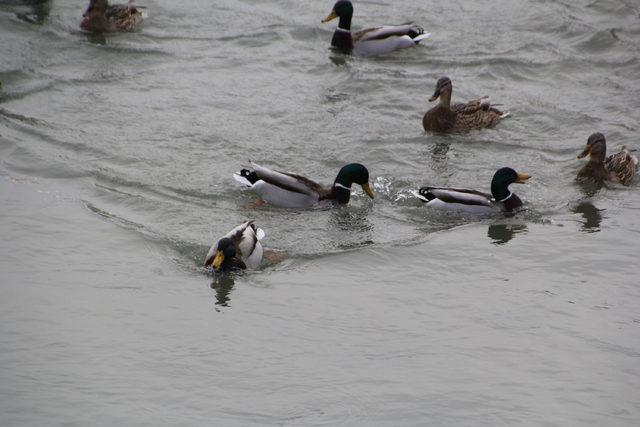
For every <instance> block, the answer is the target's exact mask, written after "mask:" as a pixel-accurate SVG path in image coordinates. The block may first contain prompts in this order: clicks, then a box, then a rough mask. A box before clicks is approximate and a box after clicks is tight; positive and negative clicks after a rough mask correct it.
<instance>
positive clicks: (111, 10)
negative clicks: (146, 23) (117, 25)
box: [105, 4, 139, 20]
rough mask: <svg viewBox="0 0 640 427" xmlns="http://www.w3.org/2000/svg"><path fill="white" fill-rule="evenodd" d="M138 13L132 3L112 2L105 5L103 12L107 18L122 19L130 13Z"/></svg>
mask: <svg viewBox="0 0 640 427" xmlns="http://www.w3.org/2000/svg"><path fill="white" fill-rule="evenodd" d="M136 13H139V11H138V9H136V7H135V6H134V5H132V4H113V5H110V6H109V7H107V10H106V12H105V14H106V16H107V19H116V20H118V19H124V18H128V17H129V16H130V15H132V14H136Z"/></svg>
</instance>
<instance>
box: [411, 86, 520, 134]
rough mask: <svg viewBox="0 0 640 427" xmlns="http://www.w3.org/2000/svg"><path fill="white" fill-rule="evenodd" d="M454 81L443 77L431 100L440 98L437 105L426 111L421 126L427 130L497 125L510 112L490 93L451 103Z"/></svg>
mask: <svg viewBox="0 0 640 427" xmlns="http://www.w3.org/2000/svg"><path fill="white" fill-rule="evenodd" d="M452 92H453V84H452V83H451V79H450V78H449V77H441V78H440V79H438V82H437V83H436V90H435V92H434V93H433V96H432V97H431V98H429V102H433V101H435V100H436V99H438V98H440V102H439V103H438V105H436V106H435V107H433V108H432V109H430V110H429V111H427V112H426V113H425V115H424V117H423V118H422V127H423V128H424V130H425V131H427V132H436V133H446V132H466V131H470V130H472V129H482V128H487V127H491V126H494V125H495V124H496V123H498V122H499V121H500V120H502V119H504V118H505V117H508V116H509V112H502V111H500V110H499V109H497V108H495V105H492V104H491V102H490V101H489V98H488V97H483V98H480V99H476V100H473V101H469V102H467V103H464V104H453V105H451V93H452Z"/></svg>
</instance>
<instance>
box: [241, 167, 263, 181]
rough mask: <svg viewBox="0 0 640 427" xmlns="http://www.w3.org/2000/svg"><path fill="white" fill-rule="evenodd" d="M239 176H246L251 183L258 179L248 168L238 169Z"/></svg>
mask: <svg viewBox="0 0 640 427" xmlns="http://www.w3.org/2000/svg"><path fill="white" fill-rule="evenodd" d="M240 176H242V177H244V178H246V179H247V181H249V182H250V183H251V184H255V183H256V181H258V180H259V178H258V175H257V174H256V173H255V172H254V171H251V170H249V169H242V170H241V171H240Z"/></svg>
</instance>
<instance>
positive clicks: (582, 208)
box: [571, 201, 604, 233]
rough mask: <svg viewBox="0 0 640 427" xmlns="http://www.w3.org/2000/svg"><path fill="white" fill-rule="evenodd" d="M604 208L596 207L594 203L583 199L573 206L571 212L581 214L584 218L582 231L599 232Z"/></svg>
mask: <svg viewBox="0 0 640 427" xmlns="http://www.w3.org/2000/svg"><path fill="white" fill-rule="evenodd" d="M602 211H604V209H598V208H596V207H595V206H594V205H593V203H591V202H588V201H583V202H580V203H578V204H577V205H576V206H574V207H573V208H571V212H573V213H577V214H581V215H582V217H583V218H584V221H583V222H582V231H583V232H585V233H597V232H598V231H600V223H601V222H602V214H601V213H600V212H602Z"/></svg>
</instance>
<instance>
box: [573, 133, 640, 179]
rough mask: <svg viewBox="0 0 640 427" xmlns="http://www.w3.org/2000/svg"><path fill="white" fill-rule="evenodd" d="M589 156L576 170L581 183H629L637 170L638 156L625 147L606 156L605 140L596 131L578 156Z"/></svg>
mask: <svg viewBox="0 0 640 427" xmlns="http://www.w3.org/2000/svg"><path fill="white" fill-rule="evenodd" d="M586 156H589V162H588V163H587V164H586V165H584V166H583V167H582V169H580V171H578V176H577V178H576V179H577V180H578V181H579V182H582V183H587V184H596V185H602V184H603V183H604V181H618V182H620V183H621V184H623V185H631V183H632V182H633V178H634V177H635V175H636V171H637V170H638V158H637V157H636V156H634V155H633V154H631V153H630V152H629V150H628V149H627V148H626V147H622V150H621V151H620V152H618V153H616V154H612V155H611V156H609V157H606V156H607V141H606V140H605V138H604V135H603V134H601V133H600V132H596V133H594V134H592V135H591V136H589V139H588V140H587V146H586V147H585V148H584V150H583V151H582V153H580V154H579V155H578V158H579V159H581V158H583V157H586Z"/></svg>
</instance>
